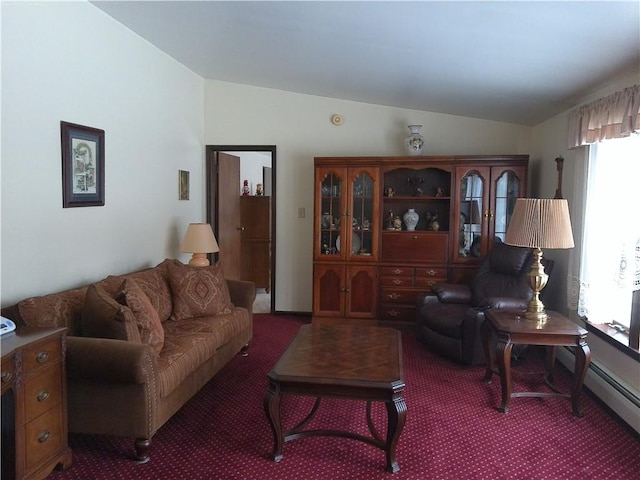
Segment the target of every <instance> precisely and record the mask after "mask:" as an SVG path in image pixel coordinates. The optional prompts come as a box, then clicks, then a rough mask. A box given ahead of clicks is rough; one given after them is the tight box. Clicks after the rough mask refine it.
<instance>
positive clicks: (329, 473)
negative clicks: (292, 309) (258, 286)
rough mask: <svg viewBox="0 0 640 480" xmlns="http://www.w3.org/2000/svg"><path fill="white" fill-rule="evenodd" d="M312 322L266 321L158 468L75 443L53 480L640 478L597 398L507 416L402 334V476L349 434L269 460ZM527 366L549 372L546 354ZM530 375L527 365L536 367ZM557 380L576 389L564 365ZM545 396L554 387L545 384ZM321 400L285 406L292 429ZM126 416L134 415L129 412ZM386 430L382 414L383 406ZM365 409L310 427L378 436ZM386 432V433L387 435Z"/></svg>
mask: <svg viewBox="0 0 640 480" xmlns="http://www.w3.org/2000/svg"><path fill="white" fill-rule="evenodd" d="M304 321H305V319H300V318H297V317H286V316H270V315H256V316H255V328H254V339H253V342H252V344H251V348H250V349H249V356H248V357H240V356H238V357H236V358H234V359H233V360H232V361H231V362H230V363H229V364H228V365H227V366H226V367H225V368H224V369H223V370H222V371H221V372H220V373H219V374H218V375H217V376H216V377H215V378H214V379H213V380H212V381H211V382H210V383H209V384H208V385H207V386H205V387H204V388H203V390H202V391H201V392H200V393H199V394H198V395H196V396H195V397H194V398H193V399H192V400H191V401H190V402H189V403H188V404H187V405H185V407H184V408H182V409H181V410H180V411H179V412H178V413H177V414H176V415H175V416H174V417H173V418H172V419H171V420H170V421H169V422H168V423H167V424H166V425H164V426H163V427H162V428H161V429H160V431H159V432H158V433H157V434H156V435H155V437H154V439H153V447H152V451H151V461H150V462H149V463H147V464H144V465H138V464H136V463H134V462H133V461H131V460H128V459H127V457H129V456H131V455H132V453H133V452H132V441H131V439H122V438H112V437H94V436H86V435H71V436H70V443H71V447H72V449H73V454H74V463H73V466H72V467H71V468H70V469H69V470H67V471H66V472H54V473H53V474H52V475H51V476H50V477H48V478H49V479H51V480H68V479H74V480H75V479H78V480H90V479H118V480H120V479H132V478H135V479H141V480H146V479H148V480H152V479H153V480H156V479H172V480H183V479H184V480H213V479H224V480H227V479H256V480H263V479H282V480H298V479H305V480H307V479H353V480H356V479H358V480H361V479H388V478H395V479H434V480H436V479H488V478H491V479H502V478H504V479H509V478H512V479H529V478H532V479H560V478H561V479H574V478H575V479H578V478H579V479H583V480H585V479H598V480H600V479H637V478H639V477H638V472H640V442H638V440H637V438H636V437H635V436H634V435H632V434H631V433H629V431H628V430H627V429H626V428H624V427H623V426H621V425H620V424H619V423H618V422H617V421H616V420H615V419H613V418H612V417H610V416H609V415H608V414H607V413H606V412H605V411H604V410H603V409H602V408H601V407H600V406H599V405H598V404H597V403H596V401H595V400H593V398H592V397H591V396H590V395H589V394H583V406H584V411H585V416H584V417H583V418H575V417H573V416H572V415H571V404H570V402H569V401H567V400H565V399H560V398H516V399H513V400H512V401H511V405H510V407H511V409H510V412H509V413H508V414H506V415H505V414H501V413H499V412H498V411H497V409H496V406H497V405H498V404H499V398H500V384H499V381H497V379H495V380H494V382H493V383H492V384H490V385H486V384H484V383H483V382H482V377H483V374H484V370H483V369H482V368H477V367H476V368H469V367H462V366H459V365H456V364H453V363H451V362H449V361H447V360H444V359H442V358H440V357H438V356H437V355H434V354H432V353H430V352H429V351H427V350H425V349H424V348H423V347H422V345H420V344H419V343H418V342H417V341H416V340H415V338H414V337H413V335H411V334H409V333H404V334H403V354H404V372H405V382H406V384H407V386H406V390H405V399H406V403H407V409H408V414H407V423H406V425H405V428H404V431H403V433H402V436H401V437H400V441H399V443H398V462H399V465H400V472H399V473H397V474H395V475H392V474H390V473H387V472H385V471H384V466H385V461H384V452H382V451H381V450H378V449H376V448H374V447H372V446H370V445H367V444H364V443H361V442H356V441H353V440H349V439H343V438H307V439H303V440H296V441H294V442H292V443H288V444H285V446H284V458H283V459H282V461H281V462H279V463H274V462H272V461H271V460H269V454H270V452H271V448H272V436H271V430H270V428H269V425H268V423H267V421H266V418H265V414H264V411H263V407H262V398H263V395H264V393H265V391H266V387H267V381H266V374H267V372H268V371H269V369H270V368H271V366H272V365H273V364H274V363H275V362H276V360H277V359H278V358H279V356H280V354H281V353H282V352H283V351H284V349H285V348H286V346H287V344H288V343H289V341H290V340H291V338H292V336H293V335H294V334H295V332H296V331H297V329H298V328H299V327H300V326H301V325H302V323H304ZM525 363H528V364H530V365H528V367H529V368H530V367H531V364H539V365H540V366H541V365H542V357H541V356H540V355H539V354H537V353H536V352H535V351H533V352H530V353H529V354H528V355H527V360H526V362H525ZM525 367H527V366H526V365H525ZM558 370H559V371H558V372H557V373H556V380H557V383H558V384H559V386H561V387H562V388H568V385H569V377H568V373H566V371H564V370H562V369H561V368H559V369H558ZM516 382H517V383H516V385H515V387H516V389H523V387H524V388H526V389H533V388H537V387H539V386H540V385H539V384H541V379H539V377H538V376H537V375H526V376H525V375H523V376H522V378H519V377H518V376H517V374H516ZM542 388H545V387H542ZM311 404H312V401H311V400H310V399H306V398H301V397H299V398H287V397H285V398H284V399H283V404H282V408H283V412H284V421H285V425H286V426H288V427H290V426H292V425H293V423H294V422H296V421H297V420H300V419H301V418H302V417H303V416H304V414H306V413H307V411H308V408H310V406H311ZM122 408H127V406H126V405H123V406H122ZM374 416H375V419H376V423H377V425H381V426H382V425H384V418H385V413H384V409H383V407H382V406H380V407H379V408H378V407H376V408H374ZM365 418H366V417H365V404H364V403H363V402H355V401H339V400H325V403H323V405H322V406H321V408H320V410H319V412H318V414H317V415H316V418H315V419H314V420H313V422H312V424H311V427H314V426H316V428H318V426H319V425H322V427H323V428H342V429H345V428H346V429H351V430H352V431H357V432H359V433H362V434H366V433H367V429H366V421H365ZM381 428H382V427H381Z"/></svg>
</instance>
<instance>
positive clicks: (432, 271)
mask: <svg viewBox="0 0 640 480" xmlns="http://www.w3.org/2000/svg"><path fill="white" fill-rule="evenodd" d="M436 273H438V272H436V271H435V270H427V275H429V276H430V277H433V276H434V275H435V274H436Z"/></svg>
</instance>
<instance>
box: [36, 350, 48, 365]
mask: <svg viewBox="0 0 640 480" xmlns="http://www.w3.org/2000/svg"><path fill="white" fill-rule="evenodd" d="M48 359H49V354H48V353H47V352H40V353H38V355H36V361H37V362H38V363H44V362H46V361H47V360H48Z"/></svg>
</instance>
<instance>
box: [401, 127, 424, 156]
mask: <svg viewBox="0 0 640 480" xmlns="http://www.w3.org/2000/svg"><path fill="white" fill-rule="evenodd" d="M408 128H409V130H410V131H411V134H410V135H409V136H408V137H407V138H406V139H405V141H404V146H405V148H406V149H407V154H408V155H422V151H423V150H424V137H423V136H422V135H420V129H421V128H422V125H408Z"/></svg>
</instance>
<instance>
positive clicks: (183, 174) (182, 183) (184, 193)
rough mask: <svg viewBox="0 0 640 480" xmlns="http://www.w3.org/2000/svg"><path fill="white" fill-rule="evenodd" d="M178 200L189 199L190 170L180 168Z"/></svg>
mask: <svg viewBox="0 0 640 480" xmlns="http://www.w3.org/2000/svg"><path fill="white" fill-rule="evenodd" d="M178 200H189V172H188V171H186V170H178Z"/></svg>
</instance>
